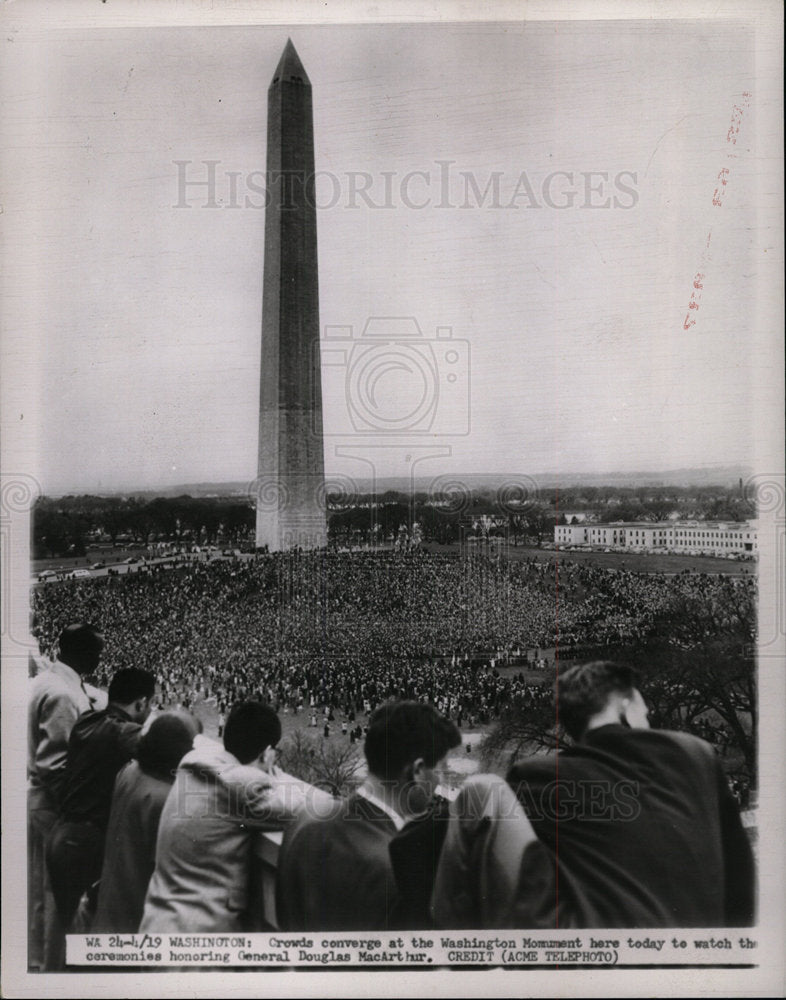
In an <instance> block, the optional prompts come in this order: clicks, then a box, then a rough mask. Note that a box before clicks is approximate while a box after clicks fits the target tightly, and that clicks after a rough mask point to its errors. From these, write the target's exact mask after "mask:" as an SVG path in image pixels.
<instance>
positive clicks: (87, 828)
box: [46, 668, 155, 931]
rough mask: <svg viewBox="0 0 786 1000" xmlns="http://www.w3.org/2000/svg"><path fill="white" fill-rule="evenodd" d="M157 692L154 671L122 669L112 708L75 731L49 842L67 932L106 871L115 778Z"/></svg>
mask: <svg viewBox="0 0 786 1000" xmlns="http://www.w3.org/2000/svg"><path fill="white" fill-rule="evenodd" d="M154 693H155V678H154V676H153V675H152V674H150V673H148V672H147V671H146V670H137V669H134V668H131V669H130V670H120V671H118V672H117V673H116V674H115V676H114V677H113V678H112V682H111V684H110V685H109V704H108V705H107V707H106V709H105V710H104V711H102V712H93V711H90V712H85V714H84V715H82V716H80V718H79V719H78V721H77V723H76V725H75V726H74V728H73V730H72V731H71V738H70V740H69V743H68V762H67V765H66V777H65V791H64V794H63V801H62V807H61V812H60V817H59V819H58V821H57V823H56V824H55V826H54V829H53V830H52V832H51V835H50V837H49V839H48V841H47V846H46V860H47V866H48V869H49V877H50V879H51V881H52V891H53V893H54V897H55V903H56V905H57V912H58V916H59V918H60V921H61V923H62V925H63V927H64V928H65V929H66V931H67V930H68V928H69V926H70V924H71V920H72V918H73V916H74V914H75V912H76V909H77V906H78V905H79V901H80V898H81V896H82V894H83V893H84V892H85V891H86V890H87V889H89V888H90V887H91V886H92V885H93V884H94V883H95V882H97V880H98V879H99V877H100V875H101V866H102V864H103V860H104V838H105V836H106V828H107V825H108V823H109V811H110V808H111V804H112V792H113V789H114V785H115V777H116V776H117V773H118V771H119V770H120V768H121V767H123V765H124V764H125V763H127V762H128V761H129V760H130V759H131V758H132V757H133V756H134V754H135V753H136V749H137V746H138V744H139V739H140V734H141V731H142V723H143V722H144V721H145V719H146V718H147V717H148V715H149V714H150V709H151V701H152V698H153V695H154Z"/></svg>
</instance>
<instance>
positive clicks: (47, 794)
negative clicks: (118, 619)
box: [27, 624, 105, 971]
mask: <svg viewBox="0 0 786 1000" xmlns="http://www.w3.org/2000/svg"><path fill="white" fill-rule="evenodd" d="M103 648H104V639H103V636H102V635H101V633H100V632H99V631H98V629H96V628H95V627H94V626H92V625H83V624H75V625H68V626H66V628H64V629H63V631H62V632H61V633H60V638H59V640H58V653H57V657H56V659H55V660H54V662H53V663H52V664H51V666H50V667H49V668H48V669H44V670H42V671H41V672H40V673H38V674H37V675H36V677H35V678H34V680H32V681H31V684H30V694H29V701H28V776H29V786H28V793H27V809H28V848H27V850H28V854H27V857H28V876H27V877H28V898H29V907H28V918H29V949H30V952H29V956H28V961H29V964H30V967H31V968H38V969H41V970H42V971H48V970H52V969H55V968H58V967H59V965H60V941H61V938H62V928H60V927H59V926H58V920H57V911H56V908H55V900H54V896H53V895H52V888H51V885H50V883H49V874H48V871H47V868H46V863H45V858H44V845H45V841H46V837H47V835H48V834H49V833H50V832H51V829H52V826H53V825H54V823H55V820H56V819H57V814H58V810H59V808H60V804H61V799H62V793H63V787H64V783H65V774H66V757H67V751H68V740H69V737H70V735H71V730H72V729H73V728H74V723H75V722H76V720H77V719H78V718H79V716H80V715H81V714H82V713H83V712H87V711H89V710H90V709H91V708H93V707H97V706H98V705H99V699H101V698H104V699H105V694H104V693H103V692H99V691H98V690H97V689H96V688H93V687H91V686H90V685H89V684H86V683H85V681H84V677H85V676H86V675H89V674H92V673H93V672H94V671H95V670H96V668H97V667H98V663H99V660H100V658H101V651H102V650H103ZM104 704H105V702H104ZM102 707H103V706H102Z"/></svg>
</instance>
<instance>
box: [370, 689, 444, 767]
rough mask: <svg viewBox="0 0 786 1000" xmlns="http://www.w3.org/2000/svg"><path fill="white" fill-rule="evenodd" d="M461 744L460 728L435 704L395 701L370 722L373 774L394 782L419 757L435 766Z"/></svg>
mask: <svg viewBox="0 0 786 1000" xmlns="http://www.w3.org/2000/svg"><path fill="white" fill-rule="evenodd" d="M460 743H461V734H460V733H459V731H458V729H456V727H455V726H454V725H453V723H452V722H451V721H450V719H446V718H445V717H444V716H443V715H440V714H439V712H437V711H436V709H434V708H432V706H431V705H425V704H423V703H422V702H419V701H391V702H387V703H386V704H384V705H380V707H379V708H378V709H377V710H376V711H375V712H374V713H373V715H372V716H371V718H370V720H369V724H368V733H367V734H366V744H365V754H366V761H367V762H368V769H369V771H371V773H372V774H373V775H375V776H376V777H377V778H382V779H383V780H386V781H391V780H394V779H396V778H398V777H399V775H400V774H401V772H402V771H403V770H404V768H405V767H406V766H407V765H408V764H412V763H413V761H415V760H417V759H418V757H422V758H423V760H424V761H425V763H426V766H427V767H433V766H434V765H435V764H436V763H437V761H439V760H442V758H443V757H444V756H445V754H446V753H447V752H448V750H451V749H452V748H453V747H457V746H459V744H460Z"/></svg>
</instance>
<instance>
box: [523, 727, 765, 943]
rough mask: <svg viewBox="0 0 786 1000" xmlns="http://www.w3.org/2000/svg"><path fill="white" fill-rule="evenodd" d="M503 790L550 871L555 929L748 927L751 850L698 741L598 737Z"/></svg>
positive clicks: (527, 767) (610, 732)
mask: <svg viewBox="0 0 786 1000" xmlns="http://www.w3.org/2000/svg"><path fill="white" fill-rule="evenodd" d="M508 782H509V783H510V785H511V786H512V787H513V788H514V790H515V791H516V794H517V795H518V798H519V801H520V802H521V804H522V805H523V807H524V809H525V811H526V812H527V815H528V816H529V817H530V819H531V821H532V824H533V827H534V829H535V832H536V833H537V835H538V838H539V839H540V840H541V842H542V843H544V844H545V845H546V846H547V848H548V849H549V851H550V853H551V855H552V857H553V858H554V859H555V861H556V878H557V881H556V883H555V910H554V912H555V917H556V913H557V906H556V902H557V898H558V901H559V911H560V914H559V916H560V926H566V925H570V926H574V927H722V926H727V927H730V926H731V927H733V926H747V925H749V924H751V923H752V922H753V919H754V891H755V874H754V862H753V855H752V851H751V847H750V844H749V841H748V838H747V836H746V834H745V831H744V829H743V826H742V823H741V820H740V816H739V807H738V805H737V802H736V800H735V799H734V797H733V795H732V794H731V791H730V789H729V787H728V783H727V781H726V778H725V775H724V773H723V769H722V767H721V764H720V761H719V759H718V757H717V756H716V754H715V752H714V750H713V749H712V747H711V746H710V745H709V744H708V743H705V742H704V741H703V740H700V739H698V738H697V737H694V736H690V735H688V734H687V733H677V732H668V731H663V730H654V729H630V728H628V727H626V726H622V725H608V726H602V727H599V728H598V729H593V730H591V731H590V732H589V733H588V734H587V735H586V737H585V738H584V740H583V741H582V742H581V743H579V744H577V745H576V746H574V747H570V748H566V749H565V750H562V751H561V752H560V753H558V754H553V755H550V756H548V757H533V758H531V759H529V760H527V761H525V762H522V763H519V764H516V765H514V766H513V768H512V769H511V770H510V772H509V774H508ZM522 890H523V894H524V895H526V891H525V887H524V886H522ZM516 926H518V925H516Z"/></svg>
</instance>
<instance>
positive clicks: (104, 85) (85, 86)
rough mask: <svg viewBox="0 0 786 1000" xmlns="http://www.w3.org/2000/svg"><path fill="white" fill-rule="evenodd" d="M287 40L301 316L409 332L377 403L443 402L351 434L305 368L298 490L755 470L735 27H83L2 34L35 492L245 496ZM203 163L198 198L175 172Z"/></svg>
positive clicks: (750, 296) (23, 389) (757, 139)
mask: <svg viewBox="0 0 786 1000" xmlns="http://www.w3.org/2000/svg"><path fill="white" fill-rule="evenodd" d="M288 36H291V38H292V40H293V42H294V44H295V46H296V48H297V50H298V52H299V54H300V57H301V59H302V61H303V63H304V66H305V68H306V71H307V73H308V75H309V77H310V79H311V83H312V87H313V103H314V118H315V140H316V166H317V171H318V180H317V200H318V202H319V204H320V205H321V206H323V207H321V208H320V209H319V210H318V213H317V215H318V242H319V278H320V314H321V316H320V319H321V324H322V326H323V328H324V327H326V326H328V327H352V328H353V331H354V335H355V337H356V338H357V337H359V336H360V333H361V332H362V330H363V327H364V325H365V322H366V320H367V318H369V317H373V316H403V317H410V316H411V317H414V318H415V319H416V320H417V322H418V323H419V325H420V328H421V330H422V332H423V348H422V349H420V348H418V349H417V350H418V351H420V355H418V354H417V352H416V355H415V356H421V355H422V356H423V357H424V358H426V361H425V362H424V365H425V367H423V368H422V369H421V370H420V373H418V372H417V371H416V372H414V374H413V372H410V373H406V372H402V371H398V372H396V371H393V372H389V371H387V370H386V369H385V368H384V366H383V367H382V368H381V369H379V370H377V374H378V375H379V380H378V382H377V383H376V384H375V391H376V395H375V397H374V398H375V401H376V404H377V405H378V406H379V408H380V412H383V413H387V414H388V415H389V414H390V413H391V412H392V411H393V410H394V409H395V407H396V406H397V405H400V406H402V407H404V409H403V410H402V412H403V413H407V412H409V411H410V410H411V409H414V408H416V407H417V404H418V402H419V399H420V397H419V396H418V393H421V394H423V393H430V392H436V391H438V392H439V396H438V397H434V398H435V405H434V406H433V407H432V408H431V409H430V410H428V413H427V418H426V419H425V420H424V421H421V423H420V424H419V425H415V424H413V426H412V430H413V434H411V435H409V436H407V435H404V436H398V437H391V438H387V437H384V436H383V437H380V438H378V439H375V440H374V441H367V440H366V439H365V438H360V437H358V435H357V434H356V433H353V424H352V423H351V416H352V415H351V413H350V407H352V406H353V405H354V406H355V407H356V409H357V406H359V405H360V404H359V402H358V400H357V399H355V398H354V397H352V396H351V395H350V397H349V398H348V397H347V391H346V381H345V378H344V376H345V373H346V369H344V368H341V367H340V366H339V367H331V368H330V370H328V369H327V368H326V369H325V371H324V372H323V389H324V395H325V432H326V439H325V448H326V466H327V469H328V471H330V472H345V473H347V474H349V475H353V476H364V475H367V474H368V469H369V468H370V466H369V465H368V464H364V463H363V462H357V461H356V460H355V459H356V458H358V457H359V458H361V459H365V461H366V463H368V462H372V463H373V464H374V466H375V467H376V469H377V472H378V474H380V475H393V474H395V475H399V474H401V473H402V472H403V471H405V469H406V468H407V467H408V466H407V462H408V461H409V460H411V459H412V458H413V457H414V458H415V459H419V458H425V457H426V456H427V455H428V454H434V455H436V454H437V452H439V451H440V450H441V453H442V457H433V458H431V459H430V460H428V461H425V462H423V463H422V464H421V466H420V472H421V474H428V473H433V474H435V475H436V474H440V473H456V474H460V473H462V472H466V473H482V472H525V473H537V472H541V471H542V472H549V473H557V474H558V473H564V474H566V475H568V474H570V473H574V472H594V473H598V472H604V471H609V472H612V471H613V472H620V471H626V470H629V471H630V470H642V469H649V470H653V471H657V470H664V469H669V468H675V467H683V466H696V465H707V464H713V463H723V464H726V463H736V462H740V463H745V464H748V465H751V466H754V467H755V463H756V454H757V435H759V434H760V433H761V431H762V427H761V418H760V410H758V409H757V406H759V407H760V405H761V401H762V399H764V400H765V403H766V401H767V400H768V399H769V396H768V393H771V391H772V387H771V386H770V385H769V383H768V372H771V371H772V358H773V355H772V353H770V354H767V353H766V352H765V354H764V355H762V353H761V348H762V346H764V347H765V348H766V346H767V344H768V343H771V342H772V338H773V337H776V338H777V336H779V332H778V333H776V332H775V331H773V330H772V329H767V328H766V324H763V320H762V310H761V287H760V283H761V280H762V274H763V273H764V272H763V268H764V267H765V262H766V260H767V257H766V254H767V252H768V251H769V252H770V255H771V256H772V253H773V248H774V246H775V244H776V243H777V236H776V235H773V234H772V233H770V232H768V229H767V227H768V225H769V223H770V221H771V220H770V219H769V218H768V217H767V209H766V204H767V201H768V199H769V201H770V202H771V201H772V198H773V197H779V195H777V194H773V192H774V191H776V188H775V187H772V189H771V190H766V191H763V190H762V183H763V182H762V177H761V173H762V160H761V157H762V154H761V148H762V144H763V143H765V140H766V141H767V142H768V141H769V139H768V137H767V136H763V135H762V133H761V127H760V128H759V131H758V132H757V121H758V122H763V121H765V120H766V119H765V116H764V115H763V114H762V105H761V104H760V103H758V104H757V97H758V95H757V78H756V59H755V44H754V42H755V40H754V36H753V33H752V31H751V30H750V28H749V26H748V25H746V24H744V23H739V22H738V23H730V22H725V23H724V22H721V21H693V22H688V21H665V22H657V21H632V22H631V21H628V22H623V21H614V22H574V23H569V22H561V23H556V22H537V23H527V24H504V25H503V24H500V25H495V24H483V25H432V26H423V25H418V26H408V25H404V26H395V25H390V26H370V27H351V28H350V27H327V26H325V27H304V26H299V27H292V28H281V27H242V28H240V27H238V28H220V29H219V28H194V29H183V28H180V29H157V30H150V29H148V30H135V29H125V30H119V29H104V30H100V29H95V30H92V31H89V32H87V31H84V30H79V31H67V30H66V31H61V32H58V33H50V34H47V35H32V36H31V35H27V36H25V35H24V33H20V36H19V37H16V39H15V40H14V42H13V44H6V45H5V60H4V69H3V71H2V72H3V89H4V91H5V93H6V103H5V106H4V120H3V127H4V130H5V137H6V139H5V141H6V143H7V146H8V151H7V153H6V158H5V159H6V177H7V179H8V180H7V183H6V189H7V201H6V205H7V207H6V210H5V215H4V223H5V231H6V240H7V241H9V242H10V243H13V241H16V245H18V247H19V252H18V253H15V254H14V255H13V258H12V259H11V260H9V266H8V267H7V268H6V278H5V279H4V280H5V281H6V282H7V298H6V303H7V305H6V336H5V345H4V351H5V355H6V358H5V359H6V361H7V362H9V363H10V365H11V371H12V374H13V379H12V380H11V384H10V385H9V384H6V386H5V387H4V388H5V390H6V392H5V397H6V399H5V410H4V420H5V423H6V427H8V425H9V424H11V425H13V426H12V430H13V431H14V434H15V443H16V444H17V445H19V442H21V447H23V449H24V450H23V455H24V462H25V463H27V467H26V468H25V469H24V471H25V472H27V473H29V474H31V475H34V476H35V477H36V478H37V479H38V480H39V482H40V483H41V486H42V488H43V489H44V490H45V491H47V492H61V491H66V490H69V491H70V490H79V491H87V490H96V491H97V490H103V491H108V490H112V489H116V488H154V487H157V486H168V485H174V484H178V483H187V482H194V481H198V480H199V481H202V480H209V481H219V480H228V479H236V480H250V479H252V478H253V477H254V475H255V473H256V468H255V466H256V454H257V410H258V393H259V388H258V387H259V357H260V322H261V305H262V266H263V244H264V210H263V208H262V207H261V206H262V201H263V199H262V197H261V195H260V194H259V193H258V189H259V187H260V186H262V185H263V178H262V175H261V174H260V173H258V172H259V171H264V167H265V147H266V117H267V87H268V84H269V82H270V80H271V78H272V75H273V72H274V70H275V67H276V64H277V62H278V59H279V57H280V54H281V51H282V49H283V47H284V44H285V42H286V39H287V37H288ZM776 41H777V40H776ZM746 94H748V95H750V96H744V95H746ZM735 108H736V110H735ZM764 110H765V111H766V109H764ZM768 114H769V112H768ZM730 128H731V129H732V132H731V134H730ZM735 129H736V131H735ZM730 135H731V138H730ZM732 140H736V141H732ZM757 144H758V145H757ZM178 161H179V162H180V165H179V166H178ZM183 161H185V162H183ZM205 161H217V162H216V164H215V167H214V168H208V167H207V166H206V165H205ZM757 164H758V166H757ZM9 168H10V169H9ZM209 169H214V170H215V204H216V205H218V206H219V207H212V208H211V207H208V202H209V200H210V195H211V192H210V191H209V189H208V187H207V186H206V185H204V184H203V185H202V186H199V185H196V184H192V183H188V184H187V186H185V187H184V186H183V184H182V181H183V180H184V179H185V180H186V182H191V181H206V180H208V177H209V175H208V170H209ZM724 170H725V171H727V173H722V172H723V171H724ZM415 172H417V173H415ZM560 172H562V173H560ZM587 174H589V175H590V176H589V179H588V178H587V176H586V175H587ZM407 175H409V176H407ZM522 175H524V179H523V180H522ZM719 178H720V179H719ZM723 181H725V182H726V183H725V184H723V183H722V182H723ZM588 185H589V188H590V190H588ZM765 186H766V182H765ZM360 189H365V192H361V190H360ZM714 197H715V200H716V201H719V202H720V204H713V198H714ZM367 200H368V201H370V202H371V204H368V203H367ZM549 202H550V204H549ZM757 203H758V205H759V209H758V211H757V208H756V206H757ZM762 205H764V206H765V207H764V208H762ZM560 206H564V207H560ZM710 234H711V239H710V243H709V246H708V245H707V240H708V236H710ZM9 242H7V243H6V249H7V247H8V245H9ZM7 257H8V255H7ZM697 273H701V274H703V276H704V277H703V278H702V279H701V280H700V282H699V284H700V285H701V286H702V287H701V288H700V289H698V290H696V291H695V295H696V298H695V299H694V303H696V302H698V305H699V308H698V309H689V303H690V301H691V294H692V293H693V292H694V278H695V276H696V275H697ZM686 317H689V318H690V320H693V321H695V322H694V323H692V325H690V324H689V328H688V329H685V325H686ZM438 327H450V328H452V331H453V339H454V340H455V341H458V344H457V346H456V353H455V355H453V356H452V358H453V360H452V364H453V365H454V368H453V369H451V370H450V371H451V372H453V371H454V370H455V371H456V372H457V373H458V376H457V379H456V380H455V381H454V382H448V381H447V367H446V366H447V365H448V361H447V360H446V348H445V344H444V341H441V340H440V341H438V342H437V343H436V345H434V346H427V342H429V343H431V342H433V341H434V340H435V338H436V331H437V328H438ZM345 332H347V331H345ZM424 352H425V353H424ZM429 352H430V353H429ZM347 357H349V353H347ZM410 357H413V355H412V352H410ZM433 372H436V375H435V379H436V382H435V385H434V386H428V385H427V384H426V383H427V382H428V379H429V377H430V373H433ZM419 379H420V380H421V381H418V380H419ZM407 407H409V409H407ZM429 421H430V422H429ZM426 430H428V431H430V434H428V435H425V436H424V433H423V432H424V431H426ZM414 432H419V433H414ZM342 448H343V452H341V449H342ZM429 449H430V450H429ZM340 452H341V453H340ZM353 456H354V457H353Z"/></svg>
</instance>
